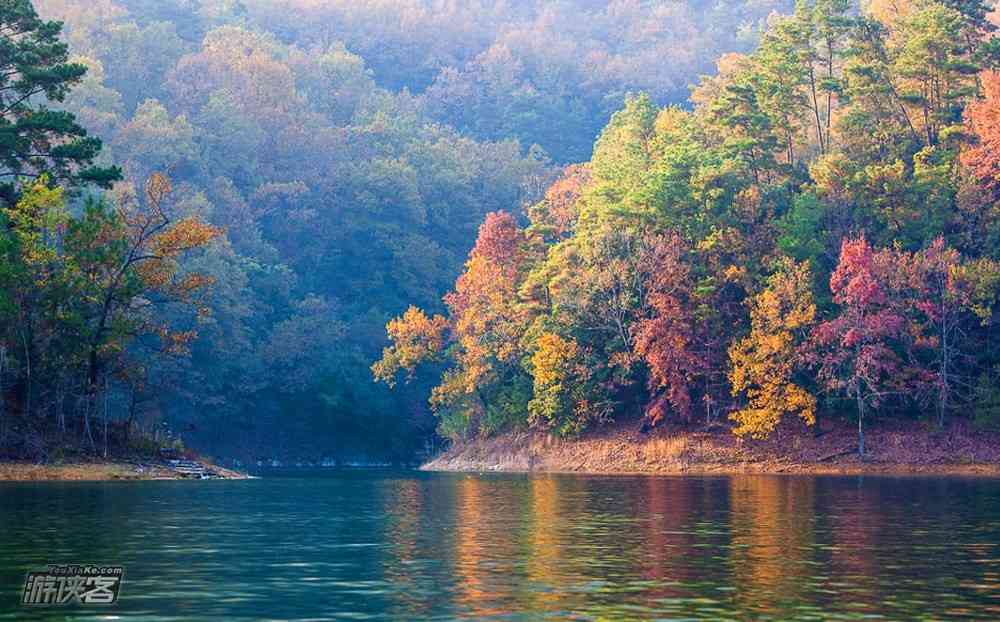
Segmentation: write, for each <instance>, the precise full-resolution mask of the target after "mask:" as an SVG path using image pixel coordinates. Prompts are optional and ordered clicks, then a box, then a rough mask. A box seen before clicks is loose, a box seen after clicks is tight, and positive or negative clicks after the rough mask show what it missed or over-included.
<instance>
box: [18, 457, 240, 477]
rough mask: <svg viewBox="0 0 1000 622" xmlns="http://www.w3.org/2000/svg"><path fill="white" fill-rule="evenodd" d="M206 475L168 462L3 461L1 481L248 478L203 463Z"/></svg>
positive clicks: (235, 472)
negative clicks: (180, 468) (182, 469)
mask: <svg viewBox="0 0 1000 622" xmlns="http://www.w3.org/2000/svg"><path fill="white" fill-rule="evenodd" d="M200 464H201V465H202V466H203V470H204V472H205V473H206V475H205V476H204V477H202V475H201V474H200V473H192V472H190V470H185V471H187V472H183V471H180V470H178V469H177V468H175V467H173V466H171V465H170V464H168V463H165V462H162V463H161V462H148V463H143V462H73V463H66V464H33V463H30V462H0V481H44V480H65V481H71V480H78V481H104V480H156V479H204V478H210V479H246V478H247V476H246V475H245V474H243V473H239V472H237V471H232V470H229V469H224V468H222V467H218V466H215V465H212V464H209V463H207V462H200Z"/></svg>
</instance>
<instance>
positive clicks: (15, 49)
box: [0, 0, 121, 207]
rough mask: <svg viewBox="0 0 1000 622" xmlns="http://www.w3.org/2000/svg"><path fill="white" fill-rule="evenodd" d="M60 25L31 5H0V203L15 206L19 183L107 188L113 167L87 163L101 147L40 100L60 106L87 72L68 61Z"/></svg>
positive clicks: (16, 0) (11, 1)
mask: <svg viewBox="0 0 1000 622" xmlns="http://www.w3.org/2000/svg"><path fill="white" fill-rule="evenodd" d="M61 30H62V24H60V23H59V22H52V21H45V20H42V19H40V18H39V17H38V14H37V13H36V12H35V8H34V6H33V5H32V3H31V0H8V1H5V2H3V3H2V4H0V200H2V201H4V202H5V203H6V204H7V206H8V207H9V206H11V205H13V204H14V203H15V202H16V201H17V197H18V195H19V193H20V190H21V180H23V179H30V180H35V179H40V178H42V177H43V176H44V178H46V179H48V180H49V181H50V182H51V183H54V184H65V185H69V186H76V185H80V184H86V183H96V184H98V185H101V186H105V187H107V186H109V185H110V184H111V183H112V182H114V181H116V180H117V179H120V178H121V172H120V171H119V170H118V169H117V168H115V167H102V166H96V165H94V164H93V162H94V160H95V158H96V157H97V155H98V153H99V152H100V150H101V141H100V139H98V138H95V137H91V136H88V135H87V131H86V130H85V129H84V128H83V127H82V126H80V125H79V124H78V123H77V122H76V120H75V119H74V117H73V115H72V114H70V113H68V112H64V111H57V110H51V109H49V108H48V106H47V105H46V104H44V103H41V102H40V101H39V99H44V100H45V101H47V102H61V101H63V99H65V97H66V94H67V93H68V92H69V90H70V88H71V87H72V86H73V85H75V84H77V83H78V82H79V81H80V80H81V78H82V77H83V75H84V74H85V73H86V71H87V68H86V67H85V66H84V65H82V64H80V63H71V62H69V51H68V47H67V45H66V44H65V43H63V42H62V41H60V40H59V34H60V31H61Z"/></svg>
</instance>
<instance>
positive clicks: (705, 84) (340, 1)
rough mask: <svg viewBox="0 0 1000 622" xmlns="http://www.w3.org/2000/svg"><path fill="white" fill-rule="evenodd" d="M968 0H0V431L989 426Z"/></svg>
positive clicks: (321, 455) (997, 95) (338, 434)
mask: <svg viewBox="0 0 1000 622" xmlns="http://www.w3.org/2000/svg"><path fill="white" fill-rule="evenodd" d="M992 12H993V6H992V3H990V2H987V1H985V0H867V1H864V0H863V1H862V2H861V4H860V5H858V3H857V2H853V1H851V0H798V1H795V2H793V1H792V0H739V1H735V2H721V1H714V0H683V1H673V0H652V1H649V2H645V1H644V2H640V1H639V0H613V1H610V2H596V1H593V0H560V1H558V2H543V1H541V0H538V1H535V0H524V1H522V2H502V1H494V0H475V1H472V2H460V3H455V2H445V1H437V0H398V1H393V2H386V1H378V0H325V1H319V0H93V1H91V2H88V3H81V2H78V1H76V0H0V50H2V51H0V66H2V68H0V108H2V109H3V116H2V121H0V284H2V287H0V457H14V458H24V459H48V458H52V457H55V456H59V455H62V454H71V453H81V454H91V455H93V454H103V455H104V456H107V455H109V453H115V452H121V451H127V450H136V451H137V450H140V449H142V447H143V446H145V445H149V446H163V445H171V444H173V445H176V446H178V447H181V446H184V445H185V444H187V445H190V446H193V447H196V448H198V449H199V450H201V451H204V452H208V453H211V454H215V455H225V456H235V457H239V458H241V459H244V460H247V459H255V458H258V459H259V458H261V457H281V458H282V459H292V458H298V459H309V460H320V459H325V458H329V457H333V458H337V459H344V460H352V459H366V460H392V461H407V460H411V459H412V458H413V457H414V456H419V455H424V454H425V452H427V451H428V448H429V447H435V446H438V445H440V443H441V441H442V440H443V441H448V440H450V441H462V440H466V439H471V438H483V437H491V436H496V435H501V434H504V433H507V432H511V431H518V430H535V431H544V432H546V433H549V434H552V435H555V436H560V437H565V438H573V437H577V436H579V435H581V434H584V433H592V432H594V431H599V430H601V429H602V427H603V426H608V425H611V424H613V423H618V424H621V423H623V422H627V423H630V424H632V425H634V426H635V427H636V428H641V429H642V430H649V429H655V428H664V427H677V428H684V427H687V428H691V427H706V428H708V427H711V428H719V427H723V428H725V429H726V430H727V433H729V432H730V431H731V433H732V434H734V435H737V436H738V437H741V438H744V439H746V440H747V442H753V441H754V440H755V439H765V438H767V437H768V436H769V435H771V434H773V433H774V432H775V430H777V429H779V428H782V427H783V428H785V429H787V430H791V431H792V433H794V434H801V435H809V434H812V433H814V431H815V430H816V429H817V428H818V425H819V423H820V422H825V421H831V422H837V423H838V424H841V425H850V426H851V427H852V429H856V431H857V441H858V444H857V450H858V452H859V453H860V454H862V455H863V454H864V452H865V444H864V440H865V436H864V433H865V431H866V430H868V429H870V428H871V427H875V426H879V425H880V423H881V422H883V421H889V420H892V421H894V422H903V423H905V425H907V426H911V427H912V428H913V429H916V428H917V427H920V428H929V427H939V428H940V427H946V426H950V425H954V424H956V423H958V422H961V423H962V425H966V426H971V427H973V428H975V429H981V430H993V431H995V430H1000V333H998V331H997V330H996V325H997V319H998V318H1000V306H998V295H1000V31H998V30H997V26H996V25H995V23H1000V19H995V16H994V15H993V14H992Z"/></svg>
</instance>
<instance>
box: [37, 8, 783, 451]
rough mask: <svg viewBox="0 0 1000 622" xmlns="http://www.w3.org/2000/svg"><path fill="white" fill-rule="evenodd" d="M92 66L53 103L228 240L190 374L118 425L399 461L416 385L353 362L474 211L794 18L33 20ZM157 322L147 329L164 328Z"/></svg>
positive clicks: (161, 383)
mask: <svg viewBox="0 0 1000 622" xmlns="http://www.w3.org/2000/svg"><path fill="white" fill-rule="evenodd" d="M35 4H36V6H37V8H38V11H39V13H40V14H41V16H42V17H45V18H51V19H59V20H63V21H64V22H65V38H66V39H67V40H68V41H69V42H70V45H71V48H72V50H73V53H74V54H75V55H76V56H77V57H78V60H79V61H80V62H83V63H85V64H87V65H88V66H89V67H90V71H89V73H88V75H87V76H86V78H85V80H84V82H83V84H82V85H80V86H79V87H77V88H76V89H75V90H74V91H73V92H72V95H71V97H70V99H69V100H68V102H67V105H66V107H67V108H68V109H69V110H71V111H72V112H74V113H76V114H77V115H78V118H79V119H80V120H81V122H82V123H83V124H84V125H85V126H86V127H88V129H90V130H91V131H92V132H94V133H96V134H97V135H98V136H101V137H103V138H104V139H105V141H106V149H105V152H104V154H103V156H102V158H104V159H105V160H106V161H107V162H114V163H117V164H120V165H121V166H123V167H124V169H125V174H126V177H127V178H128V179H129V180H130V181H132V182H133V183H135V184H137V185H138V184H141V183H142V181H143V180H144V179H145V178H146V177H148V176H149V175H150V174H151V173H153V172H156V171H166V172H168V174H169V175H170V177H171V178H172V179H173V181H174V184H175V186H176V192H175V194H174V198H175V200H176V201H177V203H178V208H179V210H180V211H182V212H184V213H188V214H198V215H200V216H202V217H204V218H205V219H207V220H208V221H210V222H212V223H214V224H217V225H220V226H223V227H225V231H226V236H225V240H224V241H223V242H221V243H218V244H215V245H214V246H213V247H212V248H211V249H209V250H208V251H206V252H202V253H199V254H197V255H196V256H194V257H193V258H191V259H190V262H191V263H190V265H189V266H188V267H189V268H190V269H197V270H200V271H202V272H207V273H209V274H211V275H213V276H214V277H215V279H216V285H215V287H214V293H213V296H212V297H211V299H210V305H211V311H212V313H211V318H210V319H209V320H207V321H206V322H205V323H204V324H202V325H201V326H199V328H198V330H199V333H200V335H201V336H200V339H199V340H198V342H197V344H196V345H195V348H194V354H193V356H192V357H191V358H190V359H180V360H177V361H173V362H170V363H169V364H163V363H155V362H154V361H153V360H150V362H149V369H148V370H147V375H148V382H147V384H146V386H145V387H144V391H143V394H142V395H141V396H140V398H141V399H140V411H141V413H142V416H143V417H145V418H146V419H148V420H156V419H157V418H163V419H165V420H167V421H169V422H170V424H171V426H172V427H173V428H174V429H176V430H178V431H179V432H180V433H181V435H182V436H183V438H184V439H185V441H186V442H188V443H189V444H191V445H194V446H195V447H197V448H199V449H202V450H204V451H208V452H210V453H214V454H216V455H222V456H235V457H241V458H252V457H261V456H268V457H271V456H274V457H278V458H280V459H318V458H322V457H334V456H335V457H340V458H359V459H363V458H370V459H386V458H389V459H402V458H406V457H408V456H411V455H413V453H414V452H415V451H418V450H420V449H421V448H422V447H423V446H424V444H425V441H426V440H427V439H428V438H430V436H431V435H432V434H433V428H434V421H433V419H432V417H431V415H430V413H429V411H428V408H427V405H426V402H425V400H426V395H427V394H428V387H427V386H426V385H425V384H421V383H419V382H418V383H414V384H411V385H409V386H407V387H401V388H399V389H397V390H396V391H394V392H391V393H390V392H389V391H388V390H387V389H386V388H385V387H384V386H377V385H375V384H374V383H373V382H372V381H371V374H370V371H369V366H370V364H371V363H372V361H373V360H374V359H376V358H377V357H378V355H379V353H380V351H381V348H382V347H383V345H384V344H385V335H384V325H385V322H386V320H387V319H389V318H390V317H393V316H395V315H397V314H399V313H400V312H401V311H403V310H404V309H405V308H406V306H407V305H409V304H411V303H412V304H417V305H420V306H421V307H423V308H425V309H427V310H429V311H437V310H440V309H441V307H442V305H441V301H440V297H441V295H442V294H443V293H444V292H445V291H446V290H447V289H448V288H449V287H450V285H451V284H452V283H453V281H454V279H455V277H456V275H457V274H458V273H459V271H460V269H461V266H462V263H463V261H464V259H465V256H466V254H467V252H468V250H469V248H470V247H471V245H472V242H473V241H474V239H475V232H476V229H477V227H478V226H479V224H480V223H481V222H482V220H483V217H484V215H485V214H486V213H488V212H491V211H495V210H498V209H505V210H512V211H514V212H515V213H519V211H520V209H521V208H522V207H523V206H524V205H526V204H528V203H530V202H531V201H533V200H534V199H536V198H537V197H538V196H539V195H540V193H541V192H542V191H543V190H544V188H545V187H546V185H547V184H548V182H550V181H551V180H552V179H553V178H554V176H555V175H556V174H557V173H558V171H559V170H560V168H561V167H563V166H564V165H566V164H569V163H573V162H580V161H586V160H587V159H589V157H590V152H591V146H592V143H593V140H594V138H595V137H596V135H597V133H598V132H599V130H600V128H602V127H603V126H604V125H605V123H606V122H607V120H608V118H609V116H610V114H611V113H612V112H613V111H615V110H616V109H617V108H618V107H619V106H620V105H621V104H622V102H623V101H624V97H625V95H626V94H627V93H629V92H636V91H645V92H648V93H649V94H650V95H651V96H652V97H653V99H654V100H655V101H656V102H657V103H659V104H666V103H672V102H673V103H683V102H685V101H686V99H687V96H688V93H689V89H688V85H689V84H691V83H693V82H695V81H697V79H698V77H699V75H701V74H705V73H711V72H713V70H714V63H715V60H716V59H718V58H719V57H720V56H721V55H723V54H725V53H726V52H731V51H746V50H748V49H750V48H752V47H753V45H754V43H755V41H756V38H757V35H758V33H759V31H760V29H761V27H762V26H763V24H764V23H765V22H766V19H767V16H768V15H769V14H771V13H772V12H774V11H787V10H789V9H790V8H791V5H792V2H791V0H728V1H722V0H720V1H711V0H686V1H681V0H620V1H612V2H601V1H596V0H573V1H558V2H551V1H534V0H524V1H509V2H505V1H503V0H497V1H488V0H461V1H458V0H423V1H421V0H93V1H88V2H82V1H80V0H36V2H35ZM166 312H167V313H169V310H166Z"/></svg>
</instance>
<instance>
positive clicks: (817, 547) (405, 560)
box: [0, 471, 1000, 621]
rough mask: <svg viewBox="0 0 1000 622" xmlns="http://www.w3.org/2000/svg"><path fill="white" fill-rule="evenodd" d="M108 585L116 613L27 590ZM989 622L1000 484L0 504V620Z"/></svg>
mask: <svg viewBox="0 0 1000 622" xmlns="http://www.w3.org/2000/svg"><path fill="white" fill-rule="evenodd" d="M48 563H103V564H122V565H124V566H125V582H124V584H123V587H122V593H121V597H120V601H119V603H118V604H116V605H113V606H111V607H106V608H103V609H101V608H96V607H93V606H91V607H90V608H81V607H79V606H78V607H76V608H71V609H66V608H55V607H47V608H37V607H36V608H25V607H22V606H20V605H19V604H18V598H19V595H20V590H21V587H22V585H23V581H24V575H25V572H26V571H28V570H29V569H43V568H44V567H45V565H46V564H48ZM210 618H214V619H217V620H265V619H266V620H273V619H290V620H327V619H329V620H407V621H410V620H545V619H552V620H567V619H568V620H656V619H660V620H682V619H683V620H726V619H734V620H746V619H759V620H767V619H773V620H861V619H888V620H914V619H927V620H932V619H933V620H939V619H970V620H991V619H992V620H997V619H1000V480H997V479H961V478H884V477H863V478H862V477H797V476H789V477H782V476H774V477H772V476H737V477H704V478H703V477H584V476H547V475H536V476H527V475H503V474H496V475H459V474H430V473H415V472H376V471H369V472H362V471H355V472H343V471H340V472H326V473H319V474H311V475H302V474H296V475H291V474H289V475H284V476H280V475H276V476H273V477H267V478H264V479H260V480H252V481H207V482H107V483H74V482H66V483H25V484H19V483H0V620H49V619H51V620H57V619H58V620H64V619H70V620H98V619H121V620H203V619H210Z"/></svg>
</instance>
